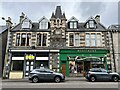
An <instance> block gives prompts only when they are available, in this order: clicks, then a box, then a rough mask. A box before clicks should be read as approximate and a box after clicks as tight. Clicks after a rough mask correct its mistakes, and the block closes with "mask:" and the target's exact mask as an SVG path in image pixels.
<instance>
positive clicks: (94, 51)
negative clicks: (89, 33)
mask: <svg viewBox="0 0 120 90" xmlns="http://www.w3.org/2000/svg"><path fill="white" fill-rule="evenodd" d="M78 52H96V50H78Z"/></svg>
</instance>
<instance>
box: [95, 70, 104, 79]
mask: <svg viewBox="0 0 120 90" xmlns="http://www.w3.org/2000/svg"><path fill="white" fill-rule="evenodd" d="M101 73H102V71H101V70H100V69H96V70H95V75H96V78H97V80H101V79H102V75H101Z"/></svg>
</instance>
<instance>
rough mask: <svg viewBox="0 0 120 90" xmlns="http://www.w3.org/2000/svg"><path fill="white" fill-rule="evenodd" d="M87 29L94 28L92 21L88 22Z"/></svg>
mask: <svg viewBox="0 0 120 90" xmlns="http://www.w3.org/2000/svg"><path fill="white" fill-rule="evenodd" d="M89 27H90V28H94V27H95V25H94V21H93V20H92V21H89Z"/></svg>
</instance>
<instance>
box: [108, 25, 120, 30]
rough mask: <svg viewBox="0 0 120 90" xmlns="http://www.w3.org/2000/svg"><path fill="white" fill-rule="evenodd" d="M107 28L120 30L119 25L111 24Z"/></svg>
mask: <svg viewBox="0 0 120 90" xmlns="http://www.w3.org/2000/svg"><path fill="white" fill-rule="evenodd" d="M108 29H109V30H113V31H120V25H111V26H109V27H108Z"/></svg>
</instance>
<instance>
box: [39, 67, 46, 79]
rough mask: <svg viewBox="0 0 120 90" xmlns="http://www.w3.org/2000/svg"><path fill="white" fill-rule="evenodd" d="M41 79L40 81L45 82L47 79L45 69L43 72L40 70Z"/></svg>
mask: <svg viewBox="0 0 120 90" xmlns="http://www.w3.org/2000/svg"><path fill="white" fill-rule="evenodd" d="M38 76H39V79H40V80H45V79H46V78H45V70H44V69H42V70H39V75H38Z"/></svg>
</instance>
